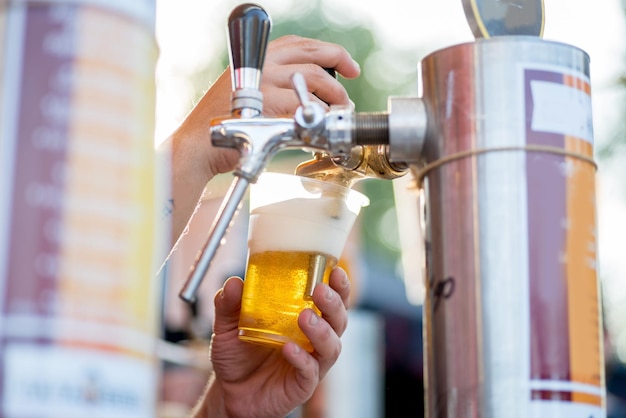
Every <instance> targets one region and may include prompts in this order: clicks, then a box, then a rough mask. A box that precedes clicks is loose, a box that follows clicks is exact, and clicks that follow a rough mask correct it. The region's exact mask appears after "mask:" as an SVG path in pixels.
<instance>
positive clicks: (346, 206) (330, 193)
mask: <svg viewBox="0 0 626 418" xmlns="http://www.w3.org/2000/svg"><path fill="white" fill-rule="evenodd" d="M368 203H369V200H368V199H367V197H365V196H364V195H362V194H361V193H359V192H357V191H355V190H351V189H349V188H345V187H343V186H339V185H336V184H333V183H327V182H323V181H320V180H314V179H309V178H304V177H298V176H293V175H286V174H277V173H264V174H263V175H261V177H260V178H259V181H258V182H257V184H255V185H253V186H252V187H251V196H250V226H249V228H250V229H249V238H248V250H249V256H248V265H247V269H246V275H245V278H244V292H243V298H242V308H241V316H240V321H239V337H240V338H241V339H242V340H244V341H248V342H253V343H258V344H264V345H268V346H271V347H280V346H282V345H283V344H284V343H285V342H287V341H294V342H296V343H298V344H300V345H301V346H302V347H303V348H304V349H306V350H308V351H312V350H313V347H312V346H311V344H310V343H309V341H308V339H307V338H306V336H304V334H303V333H302V331H301V330H300V328H299V327H298V323H297V318H298V315H299V314H300V312H301V311H302V310H304V309H306V308H311V309H314V310H315V311H317V312H318V313H319V310H318V309H317V307H316V306H315V304H314V303H313V300H312V298H311V296H312V294H313V290H314V288H315V285H316V284H317V283H320V282H323V283H328V278H329V275H330V272H331V270H332V269H333V267H335V266H336V265H337V261H338V259H339V258H340V257H341V253H342V251H343V248H344V246H345V243H346V240H347V238H348V235H349V233H350V230H351V229H352V226H353V225H354V222H355V220H356V217H357V215H358V213H359V211H360V209H361V207H363V206H365V205H367V204H368Z"/></svg>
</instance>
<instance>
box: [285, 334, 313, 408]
mask: <svg viewBox="0 0 626 418" xmlns="http://www.w3.org/2000/svg"><path fill="white" fill-rule="evenodd" d="M282 353H283V357H284V358H285V360H287V362H288V363H289V364H291V365H292V366H293V368H294V370H295V376H296V381H297V382H298V387H299V389H300V394H298V396H301V397H303V399H308V398H309V397H310V396H311V395H312V394H313V391H314V390H315V387H316V386H317V385H318V383H319V381H320V369H319V363H318V362H317V361H316V360H315V358H314V357H313V355H311V354H310V353H307V352H306V351H305V350H304V349H302V347H300V346H299V345H298V344H296V343H294V342H288V343H286V344H285V345H284V346H283V349H282Z"/></svg>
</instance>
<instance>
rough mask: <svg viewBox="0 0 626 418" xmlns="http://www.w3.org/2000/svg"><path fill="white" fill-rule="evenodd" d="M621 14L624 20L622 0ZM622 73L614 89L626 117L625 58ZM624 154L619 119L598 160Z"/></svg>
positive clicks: (625, 132)
mask: <svg viewBox="0 0 626 418" xmlns="http://www.w3.org/2000/svg"><path fill="white" fill-rule="evenodd" d="M622 12H623V15H624V19H626V0H622ZM623 60H624V66H623V67H622V73H621V74H620V75H619V78H618V79H617V80H616V82H615V88H616V89H620V90H621V91H622V97H623V101H622V104H621V108H622V113H623V114H625V115H626V57H623ZM625 152H626V117H625V118H621V119H620V120H619V122H618V124H617V126H616V127H615V130H614V134H613V136H612V138H610V139H609V140H608V141H607V142H606V143H605V144H604V145H603V146H602V147H600V148H599V149H598V157H599V158H600V159H610V158H612V157H618V156H623V155H624V153H625Z"/></svg>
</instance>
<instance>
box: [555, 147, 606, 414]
mask: <svg viewBox="0 0 626 418" xmlns="http://www.w3.org/2000/svg"><path fill="white" fill-rule="evenodd" d="M580 142H583V141H581V140H578V139H576V138H570V137H566V140H565V146H566V149H567V150H568V151H573V150H575V149H578V148H579V147H580ZM564 170H565V175H566V179H567V215H568V224H567V244H566V249H567V254H566V261H565V263H566V270H567V288H568V292H567V293H568V315H569V338H570V342H569V346H570V370H571V380H572V381H573V382H577V383H584V384H589V385H593V386H597V387H601V386H602V367H603V365H602V362H603V358H602V355H603V354H602V341H601V337H602V335H601V326H600V324H601V322H600V306H599V291H598V278H597V270H596V263H597V259H596V224H595V221H596V212H595V207H596V204H595V168H594V167H593V166H592V165H591V164H589V163H588V162H585V161H581V160H578V159H576V158H571V157H566V164H565V168H564ZM576 396H577V397H579V396H582V397H584V398H585V399H586V397H588V396H589V395H586V394H576ZM596 397H597V396H596ZM585 402H586V401H585ZM594 404H596V403H594Z"/></svg>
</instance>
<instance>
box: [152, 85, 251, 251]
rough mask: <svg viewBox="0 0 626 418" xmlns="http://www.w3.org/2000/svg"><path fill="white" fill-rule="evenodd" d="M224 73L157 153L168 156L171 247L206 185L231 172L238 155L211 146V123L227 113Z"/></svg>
mask: <svg viewBox="0 0 626 418" xmlns="http://www.w3.org/2000/svg"><path fill="white" fill-rule="evenodd" d="M229 86H230V81H229V78H228V73H224V74H223V75H222V76H221V77H220V79H218V81H217V82H216V83H215V84H214V85H213V86H212V87H211V89H209V91H207V93H206V94H205V95H204V96H203V97H202V99H201V100H200V102H199V103H198V104H197V105H196V106H195V107H194V109H193V110H192V111H191V113H189V115H188V116H187V117H186V118H185V121H184V122H183V123H182V124H181V126H180V127H179V128H178V129H177V130H176V131H175V132H174V133H173V134H172V135H171V136H170V137H169V138H167V140H166V141H164V142H163V143H162V144H161V145H160V148H161V151H164V152H167V153H169V155H170V161H171V166H170V171H171V189H170V197H168V198H167V206H168V209H169V210H168V212H169V213H170V216H171V238H172V244H174V243H175V242H176V241H177V240H178V238H179V237H180V235H181V234H182V233H183V231H184V229H185V227H186V226H187V224H188V222H189V219H190V218H191V216H192V215H193V213H194V211H195V209H196V207H197V205H198V203H199V200H200V197H201V196H202V192H203V191H204V188H205V187H206V184H207V183H208V182H209V181H210V180H211V179H212V178H213V177H214V176H215V175H217V174H220V173H225V172H228V171H231V170H233V169H234V167H235V165H236V163H237V161H238V159H239V153H238V152H237V151H236V150H234V149H224V148H220V149H216V148H214V147H213V145H212V144H211V138H210V134H209V124H210V122H211V120H212V119H214V118H216V117H221V116H224V115H225V114H229V113H230V100H229V97H230V89H229Z"/></svg>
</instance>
